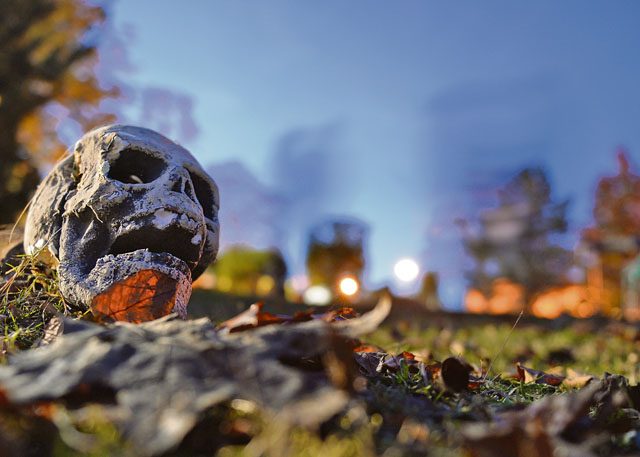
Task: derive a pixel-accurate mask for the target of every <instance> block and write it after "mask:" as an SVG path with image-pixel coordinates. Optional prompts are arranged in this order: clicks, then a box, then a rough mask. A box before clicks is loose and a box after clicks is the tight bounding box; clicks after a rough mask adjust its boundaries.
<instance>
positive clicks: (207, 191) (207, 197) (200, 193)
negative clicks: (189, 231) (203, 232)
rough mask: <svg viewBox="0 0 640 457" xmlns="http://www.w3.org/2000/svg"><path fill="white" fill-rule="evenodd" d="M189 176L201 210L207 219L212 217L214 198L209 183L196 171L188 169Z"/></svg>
mask: <svg viewBox="0 0 640 457" xmlns="http://www.w3.org/2000/svg"><path fill="white" fill-rule="evenodd" d="M189 177H190V178H191V183H192V184H193V190H194V191H195V192H196V197H197V199H198V202H199V203H200V205H201V206H202V212H203V213H204V217H206V218H207V219H213V207H214V204H215V200H214V198H213V191H212V190H211V186H210V185H209V183H208V182H207V181H206V180H205V179H204V178H203V177H202V176H199V175H197V174H196V173H194V172H192V171H191V170H189Z"/></svg>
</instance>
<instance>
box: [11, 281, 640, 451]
mask: <svg viewBox="0 0 640 457" xmlns="http://www.w3.org/2000/svg"><path fill="white" fill-rule="evenodd" d="M53 297H55V294H53ZM389 306H390V304H389V303H388V302H383V303H381V304H380V305H379V306H378V307H377V308H376V309H375V310H374V311H373V312H370V313H366V314H364V315H363V316H357V315H356V313H355V311H354V310H353V309H350V308H343V309H336V310H332V311H330V312H326V313H317V314H314V313H313V312H299V313H295V314H293V315H292V316H286V315H278V314H272V313H269V312H267V311H265V310H264V307H263V305H261V304H256V305H253V306H252V307H250V308H249V309H248V310H247V311H245V312H243V313H241V314H240V315H238V316H236V317H234V318H232V319H229V320H227V321H225V322H223V323H221V324H218V325H214V324H213V323H212V322H211V321H209V320H208V319H198V320H191V321H182V320H178V319H175V318H174V317H171V316H170V317H166V318H162V319H159V320H156V321H152V322H146V323H142V324H139V325H134V324H131V323H116V324H108V325H97V324H94V323H90V322H84V321H79V320H75V319H72V318H70V317H69V316H64V313H63V312H60V311H58V312H57V313H55V312H54V311H51V313H50V315H49V319H48V321H47V322H48V324H46V326H44V327H43V330H42V332H41V333H42V334H41V337H39V339H38V341H40V344H39V346H41V347H39V348H37V349H35V350H29V351H21V352H14V353H12V354H11V355H10V357H9V358H8V359H7V360H6V361H5V364H4V365H2V366H0V444H1V446H0V447H1V448H2V449H3V450H4V451H0V455H54V453H55V452H54V451H55V449H57V448H59V447H60V446H64V447H65V448H66V449H69V450H70V452H76V454H70V455H110V454H117V455H213V454H214V453H216V452H217V453H220V455H224V453H225V452H226V451H228V450H231V449H239V450H240V451H241V452H242V453H244V454H247V455H285V454H288V455H302V454H306V455H314V454H308V452H310V451H309V450H310V449H316V450H317V452H318V453H322V455H366V454H372V455H373V454H379V455H382V454H385V455H424V454H426V453H430V455H431V454H435V455H470V456H477V457H486V456H500V457H504V456H506V455H509V456H515V457H524V456H533V457H546V456H556V455H563V456H586V457H589V456H618V455H620V456H622V455H634V454H638V453H639V452H640V434H639V433H638V432H639V431H640V412H639V410H640V389H639V388H638V386H636V385H631V384H630V382H629V381H628V380H627V378H625V377H623V376H620V375H611V374H608V373H605V374H603V375H602V378H601V379H598V378H597V377H595V376H593V375H591V374H587V373H584V372H582V371H574V370H573V369H571V368H569V367H567V368H566V369H565V367H564V365H566V364H570V363H571V361H572V360H574V359H578V358H579V354H576V353H575V351H574V350H568V349H564V348H560V349H554V350H551V351H548V353H547V355H546V358H545V357H543V356H540V358H539V359H537V362H535V363H534V365H533V366H531V365H530V362H531V360H530V359H532V358H534V355H535V354H537V353H538V352H539V350H536V349H535V348H530V347H529V348H527V347H525V348H523V349H524V351H523V352H521V353H522V354H524V355H523V356H522V357H519V358H518V361H517V362H516V363H514V365H513V368H512V371H511V372H510V373H509V372H507V373H501V374H499V375H492V374H490V373H489V368H485V367H486V366H487V363H486V359H483V358H482V357H480V359H479V361H480V362H481V363H480V365H475V364H473V363H470V362H469V361H468V360H466V359H465V358H464V357H463V356H462V355H461V353H462V352H465V351H467V352H469V351H470V350H471V351H473V350H477V348H475V349H474V344H473V343H471V342H469V341H464V340H462V341H460V340H452V339H451V338H453V337H452V335H453V333H451V332H449V333H448V334H445V333H442V334H441V335H440V341H439V344H442V345H445V346H446V347H447V348H448V349H449V350H450V351H451V353H453V354H454V355H451V356H449V357H446V358H444V359H443V360H442V361H439V360H437V359H436V357H435V355H434V354H435V353H436V351H435V350H431V349H430V350H428V351H409V350H404V351H403V350H400V351H398V352H396V353H393V352H387V351H385V350H384V349H383V347H385V346H386V345H385V344H380V343H379V342H377V343H378V344H372V343H371V342H366V341H362V340H360V338H361V337H362V336H363V335H365V334H368V333H370V332H373V331H375V330H376V328H377V327H378V326H379V324H380V323H381V322H382V320H383V319H384V317H385V316H386V315H387V313H388V312H389ZM62 311H64V309H63V310H62ZM73 317H77V316H73ZM612 329H613V330H612V331H614V332H618V333H619V334H621V335H623V336H624V338H627V339H629V340H630V341H631V340H633V341H636V339H637V332H635V331H632V330H629V329H628V328H624V327H621V326H620V325H618V324H616V325H612ZM394 330H395V329H394ZM512 331H513V330H511V332H512ZM395 333H400V331H398V330H396V332H395ZM509 335H511V333H509ZM374 340H375V339H374ZM394 341H396V342H398V341H403V338H402V335H394ZM498 343H499V341H498ZM423 344H424V342H423ZM494 344H495V342H494ZM533 344H534V346H535V341H534V342H533ZM434 349H435V348H434ZM440 352H441V351H440ZM501 352H502V350H501ZM629 357H631V356H629ZM527 360H529V362H527ZM543 360H544V363H545V364H546V365H547V366H549V367H550V368H549V370H547V371H543V370H540V369H538V367H539V366H541V364H542V363H543ZM629 360H631V361H633V359H632V358H630V359H629ZM492 362H493V361H492ZM525 362H527V363H526V365H525ZM636 362H637V360H636ZM489 365H490V364H489ZM534 366H535V367H536V368H534ZM278 437H279V438H278ZM278 439H279V441H278ZM283 443H285V444H283ZM296 446H297V447H296ZM3 452H4V453H3Z"/></svg>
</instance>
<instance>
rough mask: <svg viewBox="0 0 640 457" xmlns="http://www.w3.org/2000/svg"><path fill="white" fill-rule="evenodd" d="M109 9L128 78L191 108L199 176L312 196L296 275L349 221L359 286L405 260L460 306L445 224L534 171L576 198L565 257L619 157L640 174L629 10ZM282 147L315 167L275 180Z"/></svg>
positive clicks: (175, 5)
mask: <svg viewBox="0 0 640 457" xmlns="http://www.w3.org/2000/svg"><path fill="white" fill-rule="evenodd" d="M110 10H111V13H112V16H111V19H112V20H113V21H114V24H115V30H116V31H117V32H120V33H122V36H125V37H126V50H127V53H128V56H129V60H130V61H131V63H132V64H133V66H134V68H133V70H132V71H131V72H130V73H129V74H127V76H126V78H127V79H128V80H129V81H131V82H132V83H134V84H137V85H140V86H157V87H165V88H168V89H170V90H172V91H175V92H178V93H182V94H184V95H186V96H188V97H189V98H190V99H191V100H192V102H193V117H194V120H195V121H196V123H197V124H198V127H199V135H198V136H197V137H196V138H195V139H192V140H190V141H187V142H185V144H186V146H188V147H189V148H190V149H191V150H192V152H193V153H194V155H196V156H197V158H198V159H199V160H200V161H201V162H202V163H203V164H213V163H223V162H228V161H240V162H241V163H243V164H244V165H245V166H246V167H247V168H248V169H249V170H250V171H251V172H252V173H253V174H254V175H255V176H256V177H257V178H258V179H259V180H260V181H262V182H263V183H265V184H267V185H269V186H272V187H275V188H278V189H283V191H289V192H293V193H294V194H295V192H296V189H298V190H299V189H305V188H307V184H308V183H309V182H313V183H314V185H315V187H313V186H311V187H310V188H313V189H317V190H318V195H316V196H315V197H314V198H312V199H309V200H307V201H306V203H305V205H303V206H304V207H302V208H301V209H300V211H298V212H297V213H296V214H298V219H297V220H296V221H293V222H292V225H291V231H292V233H291V236H290V237H288V238H287V240H288V243H287V245H286V246H284V249H285V250H286V251H287V252H288V254H289V256H290V260H291V264H292V266H293V268H294V270H295V269H299V268H300V267H301V266H302V254H301V253H302V246H303V244H304V230H305V228H306V227H308V226H309V225H311V224H313V223H315V222H317V221H318V220H321V219H322V218H323V217H324V216H326V215H328V214H349V215H353V216H356V217H358V218H360V219H362V220H364V221H365V222H367V223H368V224H369V225H370V227H371V231H370V238H369V251H370V256H369V257H370V258H369V264H370V268H369V280H370V281H371V282H372V283H380V282H382V281H384V280H385V279H386V278H389V277H390V276H391V269H392V264H393V262H394V261H395V260H396V259H397V258H399V257H401V256H413V257H416V258H418V259H419V260H420V262H421V264H422V266H423V268H425V269H433V270H437V271H439V272H440V274H441V277H442V295H443V298H444V300H445V302H446V303H447V305H449V306H456V305H457V304H458V303H459V300H460V295H461V292H462V288H463V277H462V269H463V267H464V262H465V261H464V255H463V253H462V251H461V248H460V246H459V243H458V237H459V232H458V231H457V229H456V228H455V226H454V225H453V223H452V221H453V219H454V218H455V217H459V216H463V217H464V216H467V217H473V216H474V214H477V211H478V210H479V209H480V207H482V206H483V205H484V206H486V205H487V204H489V203H491V197H492V195H493V193H492V189H494V188H495V187H497V186H499V185H500V184H502V183H503V182H505V181H506V180H507V179H508V178H509V177H510V176H511V175H512V174H514V173H515V172H516V171H517V170H518V169H519V168H521V167H523V166H526V165H542V166H544V167H546V168H547V170H548V171H549V174H550V177H551V179H552V181H553V185H554V191H555V194H556V195H557V196H558V197H571V198H572V201H573V204H572V207H571V208H572V209H571V216H572V219H571V222H572V228H573V229H574V235H573V238H572V237H571V236H569V237H568V238H567V240H566V241H567V243H569V244H571V243H572V242H574V241H575V239H576V236H575V233H577V230H579V228H580V227H583V226H584V225H585V224H588V223H589V221H590V217H591V215H590V211H591V204H592V194H593V190H594V188H595V185H596V183H597V180H598V178H599V177H600V176H601V175H602V174H611V173H613V172H614V171H615V169H616V161H615V154H614V152H615V149H616V147H617V146H618V145H620V144H623V145H625V146H626V147H627V148H628V149H629V150H630V153H631V156H632V160H634V162H635V163H636V164H640V125H639V124H640V88H639V85H640V27H638V24H640V2H637V1H632V0H629V1H616V2H605V1H594V2H582V1H580V2H579V1H563V2H557V1H538V2H524V1H507V0H504V1H483V2H477V1H457V2H429V1H404V2H377V1H360V0H356V1H349V2H343V1H338V0H330V1H323V2H306V1H299V0H295V1H294V0H291V1H269V2H258V1H245V2H238V1H230V0H229V1H195V0H191V1H185V2H173V1H159V0H153V1H151V0H137V1H135V2H129V1H127V2H125V1H120V2H117V3H116V4H115V6H114V7H113V8H111V9H110ZM143 121H144V120H141V122H143ZM292 137H294V138H297V140H296V141H294V143H293V145H294V146H290V147H293V149H294V150H293V151H290V154H293V155H294V156H295V155H296V154H298V155H299V156H300V157H302V158H303V159H304V157H310V158H312V159H313V160H314V161H318V162H319V163H317V164H316V163H315V162H313V163H312V165H311V166H308V167H302V168H301V167H299V166H298V167H293V168H292V169H289V168H287V162H286V161H285V162H283V157H284V156H285V155H286V154H283V153H282V148H283V147H284V146H283V145H285V144H289V145H291V142H289V143H287V141H288V140H287V139H288V138H292ZM296 148H298V149H296ZM310 150H314V151H315V150H321V153H315V154H314V153H310V152H309V151H310ZM312 159H310V160H312ZM320 162H321V163H320ZM315 165H318V166H317V167H316V166H315ZM288 171H290V172H291V173H290V174H289V175H288V174H287V172H288ZM314 171H315V172H317V173H318V176H310V175H311V174H313V173H314ZM283 176H289V179H290V180H291V181H290V182H287V183H286V185H283V183H282V180H283V179H284V178H283ZM213 177H214V179H215V176H213ZM222 205H223V211H224V194H223V195H222ZM312 219H313V220H312ZM222 229H223V236H224V226H223V228H222ZM294 232H295V233H294Z"/></svg>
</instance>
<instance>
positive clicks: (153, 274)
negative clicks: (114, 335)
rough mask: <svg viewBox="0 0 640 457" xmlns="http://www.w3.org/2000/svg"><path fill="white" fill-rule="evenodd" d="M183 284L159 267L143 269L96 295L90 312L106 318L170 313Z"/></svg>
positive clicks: (154, 316) (131, 318)
mask: <svg viewBox="0 0 640 457" xmlns="http://www.w3.org/2000/svg"><path fill="white" fill-rule="evenodd" d="M180 286H181V284H180V283H179V282H178V281H176V280H175V279H173V278H171V277H170V276H168V275H166V274H164V273H161V272H159V271H156V270H141V271H138V272H137V273H135V274H133V275H131V276H129V277H128V278H126V279H124V280H123V281H120V282H117V283H115V284H113V285H111V286H110V287H109V288H107V290H105V291H104V292H102V293H100V294H98V295H96V296H95V297H94V298H93V300H92V302H91V312H92V313H93V314H94V315H95V316H96V318H97V320H99V321H103V322H111V321H126V322H133V323H136V324H138V323H141V322H147V321H151V320H154V319H158V318H160V317H163V316H166V315H168V314H171V312H172V311H173V307H174V306H175V304H176V297H178V294H179V292H180V291H179V287H180Z"/></svg>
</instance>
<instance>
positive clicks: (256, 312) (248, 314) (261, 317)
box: [217, 302, 287, 333]
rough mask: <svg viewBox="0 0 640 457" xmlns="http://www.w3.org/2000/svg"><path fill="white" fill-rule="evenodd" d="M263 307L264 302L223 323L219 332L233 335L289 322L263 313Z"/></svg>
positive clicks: (219, 326)
mask: <svg viewBox="0 0 640 457" xmlns="http://www.w3.org/2000/svg"><path fill="white" fill-rule="evenodd" d="M263 307H264V303H262V302H258V303H254V304H253V305H251V306H250V307H249V309H247V310H245V311H243V312H241V313H240V314H238V315H237V316H235V317H232V318H231V319H228V320H226V321H224V322H222V323H221V324H220V325H218V327H217V328H218V330H226V331H227V332H229V333H233V332H240V331H243V330H248V329H252V328H256V327H261V326H263V325H269V324H280V323H283V322H286V321H287V320H286V319H285V318H283V317H279V316H276V315H275V314H271V313H268V312H266V311H262V308H263Z"/></svg>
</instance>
